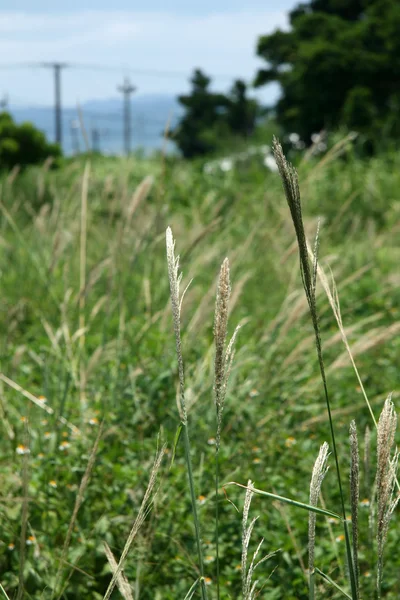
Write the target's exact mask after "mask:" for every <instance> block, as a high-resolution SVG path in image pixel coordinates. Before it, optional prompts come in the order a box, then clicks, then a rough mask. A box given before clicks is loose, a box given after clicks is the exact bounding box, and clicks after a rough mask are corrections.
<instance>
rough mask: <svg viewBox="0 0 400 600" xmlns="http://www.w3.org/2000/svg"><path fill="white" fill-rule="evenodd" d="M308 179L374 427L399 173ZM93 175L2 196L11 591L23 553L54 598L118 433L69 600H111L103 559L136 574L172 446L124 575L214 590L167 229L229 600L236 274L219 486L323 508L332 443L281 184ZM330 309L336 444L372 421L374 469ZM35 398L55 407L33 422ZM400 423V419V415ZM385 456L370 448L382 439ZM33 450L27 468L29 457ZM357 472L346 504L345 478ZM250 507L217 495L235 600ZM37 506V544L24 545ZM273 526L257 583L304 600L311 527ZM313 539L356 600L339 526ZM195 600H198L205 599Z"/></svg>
mask: <svg viewBox="0 0 400 600" xmlns="http://www.w3.org/2000/svg"><path fill="white" fill-rule="evenodd" d="M297 162H298V169H299V177H300V183H301V186H302V196H303V198H304V205H303V215H304V227H305V232H306V235H307V237H308V238H309V239H311V238H312V237H313V235H314V233H315V230H316V219H317V217H321V219H322V228H321V232H320V238H321V250H320V257H321V264H325V266H329V267H330V268H331V269H332V271H333V273H334V275H335V279H336V281H337V282H338V286H339V296H340V301H341V310H342V315H343V323H344V327H345V328H346V332H347V335H348V338H349V341H350V344H351V346H352V347H353V350H354V353H355V360H356V362H357V364H358V366H359V369H360V373H361V376H362V377H363V379H364V384H365V386H366V388H367V390H368V392H369V396H370V399H371V401H372V406H373V409H374V411H375V414H376V415H377V414H378V412H379V411H380V409H381V407H382V405H383V402H384V398H385V397H386V394H387V392H388V391H390V389H391V388H393V387H395V385H396V383H397V381H398V356H399V352H400V346H399V324H398V322H399V320H400V313H399V306H400V293H399V286H398V264H399V258H400V247H399V237H398V222H399V215H400V203H399V194H398V190H399V189H400V159H399V155H398V153H393V154H391V155H378V156H375V157H374V158H371V159H365V160H362V161H361V160H359V159H357V158H356V157H355V156H354V155H353V154H352V153H351V150H350V151H349V152H348V155H347V160H346V161H342V159H341V157H340V156H339V157H338V155H337V152H336V153H335V152H332V151H329V152H328V154H327V155H326V156H325V157H324V158H323V159H322V160H320V159H318V157H314V158H311V159H310V160H306V158H305V156H303V155H300V156H298V157H297ZM84 170H85V165H84V164H83V163H82V162H81V161H80V159H71V160H69V161H68V162H67V163H66V164H65V165H63V167H62V168H61V169H58V170H55V171H51V172H48V171H46V170H45V169H44V168H38V167H35V168H29V169H27V170H26V171H25V172H24V173H20V174H16V175H15V177H10V176H5V175H3V176H2V177H1V188H2V202H1V206H0V210H1V212H0V228H1V238H0V239H1V245H2V252H1V254H0V273H1V294H0V360H1V364H2V372H1V374H0V415H1V419H0V434H1V435H0V461H1V464H2V473H1V481H2V486H1V490H0V519H1V522H2V530H1V533H0V572H1V578H0V583H1V584H2V586H3V587H4V589H5V590H6V591H7V593H8V595H9V597H10V598H13V597H16V592H17V589H18V577H19V573H20V564H21V554H22V553H24V555H25V563H24V564H25V566H24V571H23V581H24V586H25V593H24V595H23V597H24V600H25V598H27V599H28V598H33V599H34V600H39V599H44V600H46V599H47V598H51V596H52V587H53V586H54V582H55V581H54V580H55V574H56V572H57V570H58V568H59V561H60V558H61V557H62V549H63V545H64V543H65V539H66V536H67V532H68V524H69V523H70V520H71V515H72V513H73V510H74V505H75V502H76V496H77V492H78V488H79V485H80V482H81V480H82V477H83V475H84V473H85V470H86V465H87V463H88V461H89V456H90V453H91V449H92V448H93V445H94V442H95V438H96V436H97V432H98V429H99V427H100V423H101V422H102V421H103V420H104V426H103V435H102V438H101V440H100V444H99V449H98V453H97V457H96V462H95V465H94V468H93V471H92V474H91V478H90V481H89V484H88V486H87V489H86V491H85V494H84V501H83V503H82V505H81V507H80V510H79V513H78V515H77V519H76V522H75V526H74V528H73V530H72V537H71V544H70V547H69V549H68V553H67V559H66V562H65V563H64V564H63V568H62V578H61V581H62V582H64V583H65V584H66V591H65V593H64V598H66V599H67V600H73V599H74V598H82V599H83V600H86V599H87V600H89V599H95V600H97V599H101V598H102V597H103V595H104V593H105V591H106V589H107V587H108V585H109V583H110V580H111V572H110V567H109V565H108V562H107V558H106V555H105V551H104V545H103V542H104V541H105V542H107V544H108V546H109V547H110V548H111V550H112V552H113V554H114V555H115V556H116V559H117V560H118V559H119V557H120V555H121V553H122V551H123V548H124V545H125V540H126V539H127V537H128V535H129V532H130V531H131V527H132V523H133V522H134V521H135V519H136V516H137V514H138V512H139V507H140V504H141V500H142V497H143V493H144V490H145V488H146V485H147V482H148V478H149V472H150V470H151V466H152V464H153V458H154V454H155V451H156V445H157V438H158V435H159V434H160V435H161V437H162V439H163V440H165V442H166V443H167V446H168V455H167V460H165V461H164V466H163V468H162V479H161V480H160V481H159V490H158V494H157V495H156V496H155V498H154V500H153V503H152V505H151V507H150V506H149V507H148V510H147V511H146V512H147V520H146V522H145V523H144V525H143V527H142V529H141V530H140V532H139V535H138V537H137V538H136V540H135V543H134V545H133V547H132V549H131V552H130V553H129V555H128V557H127V562H126V564H125V567H124V573H125V575H126V577H127V579H128V581H129V583H130V584H131V586H132V587H133V588H134V590H135V592H136V596H137V595H140V597H141V598H142V599H143V600H150V599H151V600H153V599H160V600H161V599H162V600H176V599H177V598H184V597H185V595H186V594H187V592H188V590H189V589H190V587H191V586H192V584H193V582H195V581H196V580H197V579H198V571H197V569H196V547H195V540H194V531H193V521H192V518H191V514H190V496H189V492H188V485H187V475H186V472H185V460H184V449H183V441H184V440H183V438H182V439H180V440H179V441H178V443H177V445H176V448H175V440H176V429H177V406H176V405H177V402H176V400H177V389H176V384H177V360H176V356H175V353H174V341H173V330H172V323H171V310H170V306H169V284H168V276H167V273H166V260H165V229H166V227H167V226H168V225H171V227H172V229H173V231H174V235H175V236H176V238H177V240H178V242H177V244H178V247H177V251H178V250H179V254H180V256H181V261H180V265H181V269H182V271H183V276H184V277H183V281H182V284H181V289H182V291H183V290H184V289H185V288H186V285H187V283H189V281H190V280H191V279H192V277H193V278H194V280H193V282H192V284H191V285H190V287H189V288H188V290H187V291H186V294H185V297H184V301H183V304H182V311H181V336H182V354H183V360H184V362H185V386H186V401H187V405H188V418H189V421H190V426H191V429H190V433H191V448H192V453H191V458H192V465H193V479H194V485H195V494H196V499H197V502H198V505H197V508H198V515H199V521H200V527H201V534H202V535H201V539H202V551H203V555H204V563H205V564H204V568H205V576H206V578H207V579H206V582H207V584H209V585H207V591H208V594H209V597H210V598H213V597H215V589H216V580H215V573H216V548H215V543H214V514H215V508H216V507H215V490H214V485H213V484H214V456H215V433H216V428H215V403H214V399H213V354H214V350H213V334H212V326H213V320H214V319H213V310H214V297H215V291H216V286H217V276H218V272H219V268H220V265H221V263H222V261H223V260H224V258H225V257H226V256H228V257H229V260H230V278H231V285H232V294H231V300H230V316H229V323H228V337H230V336H231V335H232V333H233V331H234V328H235V325H236V324H239V323H242V322H243V327H242V329H241V332H240V335H239V336H238V339H237V347H236V356H235V360H234V364H233V368H232V371H231V382H230V385H229V387H228V389H227V393H226V398H225V404H224V413H223V422H222V429H221V447H220V451H219V470H220V482H221V486H222V484H224V483H226V482H228V481H232V480H236V481H238V482H240V483H243V484H246V482H247V481H248V480H249V479H251V480H252V481H254V482H255V486H256V487H257V488H258V489H266V490H268V491H272V492H273V493H275V494H277V495H281V496H288V497H295V498H296V499H298V500H299V501H301V502H303V503H307V501H308V487H309V481H310V474H311V470H312V466H313V463H314V459H315V457H316V455H317V452H318V448H319V446H320V445H321V444H322V442H323V441H325V440H326V439H327V436H328V434H329V431H328V425H327V420H326V417H325V414H324V412H323V411H322V410H321V390H320V382H319V380H318V364H317V362H316V358H315V348H314V340H313V336H312V333H313V331H312V326H311V325H310V323H309V320H308V318H307V302H306V299H305V297H304V291H303V290H302V285H301V279H300V276H299V274H298V256H297V255H296V252H295V246H294V233H293V225H292V223H291V221H290V216H289V211H288V209H287V207H286V206H285V204H284V199H283V193H282V189H281V183H280V181H279V178H278V175H277V174H276V173H274V172H271V171H269V170H268V169H266V168H265V166H264V165H263V164H262V162H261V161H260V160H258V159H257V157H256V156H254V157H251V156H250V157H249V158H248V160H247V161H246V162H243V163H240V164H239V165H238V166H237V168H232V169H231V170H229V171H227V172H223V171H220V172H219V173H218V174H216V173H212V174H207V173H206V172H204V170H203V165H202V164H200V163H197V162H195V161H194V162H193V161H192V162H190V163H188V162H185V161H179V160H176V159H174V160H172V159H171V160H163V159H157V160H154V161H153V160H150V159H143V160H137V159H136V158H135V157H130V158H129V159H105V158H102V159H97V158H96V159H95V160H94V161H93V162H92V163H91V169H90V172H89V173H88V179H87V180H86V179H84V176H83V174H84ZM148 176H151V177H152V178H153V182H152V185H149V183H148V180H146V177H148ZM84 181H87V183H88V185H87V189H88V198H87V212H86V213H85V211H84V210H82V208H83V207H84V203H82V197H83V198H84V194H83V195H82V190H84V189H85V185H86V184H85V185H83V183H84ZM145 181H147V183H146V184H145ZM44 184H45V185H44ZM43 189H45V190H46V191H45V193H43ZM85 214H86V217H85ZM82 215H83V216H82ZM83 217H85V218H83ZM82 230H83V231H86V234H87V235H86V237H84V236H83V237H82V235H81V233H82ZM85 240H86V242H85ZM389 249H390V250H389ZM326 270H327V271H328V269H326ZM317 302H318V308H319V326H320V330H321V337H322V342H323V344H324V348H325V352H324V360H325V365H326V371H327V376H328V378H329V384H330V390H331V403H332V412H333V417H334V419H335V425H336V432H335V433H336V436H337V444H338V447H339V448H340V449H342V448H345V449H346V446H347V445H348V425H349V423H350V421H351V420H352V419H353V418H356V420H357V426H358V431H359V435H360V453H361V455H363V453H364V442H363V432H364V431H365V427H366V425H367V424H368V425H369V426H370V429H371V431H372V428H373V425H372V426H371V417H370V415H369V413H368V411H367V409H366V407H365V403H364V400H363V399H362V396H361V393H360V389H359V387H358V385H359V384H358V382H357V380H356V379H355V377H354V373H353V371H352V369H351V366H350V365H349V362H348V358H347V354H346V351H345V349H344V348H343V346H342V341H341V336H340V334H339V333H338V330H337V326H336V322H335V319H334V317H333V315H332V312H331V309H330V306H329V304H328V301H327V300H326V298H325V295H324V293H323V292H322V290H321V289H320V288H319V287H318V289H317ZM10 381H11V382H14V383H15V384H16V385H17V387H12V385H10ZM19 386H20V387H19ZM30 394H32V395H33V398H39V397H40V396H43V397H44V398H45V400H44V399H43V398H41V399H40V403H39V405H38V404H34V403H33V402H32V396H31V395H30ZM394 402H395V404H397V405H398V401H397V398H396V395H394ZM46 406H47V408H49V409H52V410H53V411H54V412H53V413H48V412H46V409H45V407H46ZM60 418H61V420H60ZM62 419H64V421H62ZM66 421H67V424H66ZM68 424H72V425H74V426H75V427H77V428H78V431H76V430H75V429H73V428H72V429H71V428H70V427H69V426H68ZM371 438H372V441H373V443H372V445H373V444H374V434H373V432H371ZM21 446H23V447H26V448H28V449H29V450H30V453H29V454H21V452H22V449H21ZM174 451H175V456H174V457H173V455H174ZM340 452H341V450H340ZM344 456H347V453H345V454H344ZM25 461H26V464H25ZM341 468H342V469H343V482H344V487H345V490H346V491H345V493H347V492H348V485H347V481H348V475H349V465H348V464H347V462H346V460H343V462H342V463H341ZM332 472H333V469H331V470H330V471H328V473H327V475H326V479H325V482H326V484H327V485H326V486H325V488H323V495H324V501H325V503H326V506H327V507H329V508H332V510H335V509H337V508H338V506H339V496H338V493H337V490H336V487H335V485H334V484H333V479H332V477H333V473H332ZM24 480H27V481H25V483H24ZM372 484H373V482H372V480H370V481H369V483H368V480H364V481H363V482H362V486H361V489H360V499H361V503H360V514H359V521H360V528H361V530H362V532H363V535H362V536H360V552H359V555H360V581H361V585H362V587H363V589H364V590H365V594H364V596H363V597H365V598H370V597H371V598H372V597H373V594H374V577H373V575H374V573H373V570H372V569H371V567H370V564H371V560H370V557H371V555H372V550H371V544H373V543H374V541H373V540H371V542H368V541H366V540H368V523H369V507H368V503H369V498H370V494H371V488H372ZM24 486H25V487H27V490H28V494H27V496H24V493H23V491H24ZM24 498H27V501H26V502H24ZM347 498H348V496H347ZM347 498H346V499H347ZM228 500H230V501H231V502H232V503H233V504H232V503H231V502H229V501H228ZM243 501H244V493H243V491H242V490H241V489H240V488H237V487H235V486H227V487H226V488H225V494H224V493H223V491H222V489H220V502H219V522H220V530H221V535H220V539H219V555H220V573H221V597H222V598H226V597H232V598H239V597H240V594H241V589H242V582H241V579H242V577H241V569H242V567H241V537H242V519H241V515H239V514H238V513H237V511H236V509H235V507H238V508H239V509H241V507H242V506H243ZM348 504H349V502H348ZM23 506H27V522H26V529H27V531H26V539H24V538H22V543H21V533H23V527H22V522H23V519H22V514H23ZM258 514H259V515H260V517H259V519H258V520H257V521H256V523H255V525H254V536H253V537H252V539H251V540H250V546H249V549H250V554H252V553H253V551H255V550H256V548H257V541H256V540H259V539H261V538H262V537H264V538H265V541H264V548H265V552H268V553H270V552H273V551H274V550H278V549H280V550H281V551H280V552H279V553H277V554H276V555H274V556H273V557H271V558H270V559H269V561H267V562H266V563H264V564H263V565H260V567H259V568H258V569H257V571H256V573H255V576H256V578H257V579H259V586H260V587H261V586H262V592H261V595H262V597H263V598H265V600H274V599H280V598H285V599H286V598H287V599H289V600H295V599H296V600H305V599H306V598H308V585H307V572H306V569H307V548H306V546H307V529H308V528H307V522H306V520H305V518H304V513H303V511H302V510H300V509H298V508H296V507H295V506H290V505H287V504H285V505H283V504H272V503H269V501H268V503H266V502H265V498H262V497H261V496H259V495H257V494H256V495H254V498H253V500H252V505H251V511H250V514H249V523H251V522H252V519H253V516H254V517H255V516H256V515H258ZM316 528H317V531H316V541H317V543H316V549H315V564H316V565H317V566H318V567H319V568H320V569H321V570H322V571H323V572H324V573H328V574H329V575H331V576H332V579H334V580H335V581H338V582H339V583H340V584H341V585H345V583H344V582H345V575H346V564H345V559H344V557H345V555H344V542H343V537H342V530H341V528H340V524H339V523H336V522H335V521H333V522H332V520H328V519H327V520H325V519H324V517H320V516H318V519H317V525H316ZM398 536H399V524H398V519H397V518H396V515H393V523H392V525H391V529H390V530H389V535H388V541H387V544H388V547H387V553H386V557H387V558H386V561H385V567H384V571H383V581H384V586H383V593H382V596H383V597H385V596H386V597H387V598H395V597H399V594H400V587H399V581H398V572H399V568H400V558H399V554H398V552H396V548H397V546H398ZM21 550H22V552H21ZM248 564H249V563H248ZM68 576H70V578H69V580H68V581H67V578H68ZM316 588H317V589H316V595H317V597H321V598H322V597H323V598H327V599H329V598H336V597H338V596H337V592H336V591H335V590H332V588H331V585H330V584H329V582H328V581H325V580H323V579H319V578H318V579H317V580H316ZM195 593H196V594H197V596H194V598H196V597H197V598H198V597H199V588H197V590H196V592H195ZM335 594H336V595H335ZM58 596H59V593H58V594H55V595H54V597H55V598H58ZM116 597H117V596H116Z"/></svg>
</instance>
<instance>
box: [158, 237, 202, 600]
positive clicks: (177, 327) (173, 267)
mask: <svg viewBox="0 0 400 600" xmlns="http://www.w3.org/2000/svg"><path fill="white" fill-rule="evenodd" d="M166 247H167V264H168V276H169V283H170V291H171V306H172V319H173V325H174V333H175V346H176V355H177V360H178V374H179V413H180V417H181V423H182V432H183V439H184V447H185V460H186V469H187V474H188V481H189V491H190V499H191V504H192V513H193V522H194V529H195V540H196V548H197V556H198V563H199V571H200V589H201V597H202V600H207V590H206V586H205V581H204V564H203V553H202V550H201V534H200V522H199V518H198V514H197V503H196V494H195V491H194V478H193V468H192V459H191V455H190V437H189V429H188V416H187V409H186V399H185V372H184V367H183V356H182V344H181V320H180V315H181V306H182V300H183V296H184V293H183V295H182V297H181V298H180V295H179V284H180V282H181V279H182V275H181V274H179V273H178V272H179V256H178V257H176V258H175V252H174V248H175V242H174V239H173V236H172V231H171V228H170V227H168V229H167V232H166Z"/></svg>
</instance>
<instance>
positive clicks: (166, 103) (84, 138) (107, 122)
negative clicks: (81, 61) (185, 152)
mask: <svg viewBox="0 0 400 600" xmlns="http://www.w3.org/2000/svg"><path fill="white" fill-rule="evenodd" d="M6 110H7V111H8V112H10V113H11V114H12V115H13V117H14V119H15V120H16V122H17V123H22V122H24V121H29V122H31V123H33V124H34V125H35V126H36V127H37V128H38V129H40V130H41V131H43V133H44V134H45V135H46V137H47V139H48V140H49V141H54V140H55V111H54V108H53V107H52V106H12V105H10V106H8V107H7V108H6ZM61 114H62V119H61V123H62V147H63V151H64V153H65V154H66V155H68V156H70V155H73V154H77V153H80V152H84V151H86V150H94V151H98V152H101V153H103V154H109V155H121V154H123V153H124V151H125V148H124V112H123V103H122V101H121V98H110V99H106V100H92V101H88V102H85V103H83V104H82V105H81V106H80V107H78V106H74V107H71V106H66V107H62V113H61ZM181 115H182V108H181V107H180V105H179V103H178V101H177V99H176V98H175V97H173V96H167V95H158V94H157V95H143V96H136V97H134V98H133V99H132V100H131V136H130V145H131V150H132V151H137V150H141V151H143V152H144V153H145V154H151V153H152V152H154V151H155V150H159V149H161V148H162V147H163V148H164V147H165V148H166V150H167V152H170V153H173V152H177V149H176V147H175V144H174V143H173V142H171V141H168V142H165V130H166V128H169V129H173V128H174V127H175V126H176V124H177V123H178V121H179V118H180V116H181Z"/></svg>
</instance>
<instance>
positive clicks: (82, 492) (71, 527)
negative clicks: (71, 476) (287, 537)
mask: <svg viewBox="0 0 400 600" xmlns="http://www.w3.org/2000/svg"><path fill="white" fill-rule="evenodd" d="M102 433H103V423H101V424H100V426H99V430H98V433H97V437H96V440H95V442H94V445H93V448H92V451H91V453H90V456H89V460H88V463H87V466H86V470H85V473H84V474H83V477H82V481H81V483H80V486H79V490H78V493H77V496H76V500H75V506H74V510H73V511H72V516H71V520H70V522H69V526H68V531H67V535H66V536H65V541H64V546H63V549H62V553H61V558H60V561H59V566H58V570H57V574H56V579H55V584H54V592H53V596H54V593H55V592H56V591H57V587H58V582H59V580H60V577H61V574H62V569H63V565H64V563H65V561H66V558H67V552H68V548H69V545H70V543H71V537H72V532H73V530H74V526H75V523H76V518H77V516H78V512H79V509H80V507H81V506H82V502H83V499H84V495H85V491H86V488H87V486H88V483H89V479H90V475H91V473H92V471H93V467H94V463H95V460H96V456H97V450H98V448H99V443H100V439H101V435H102Z"/></svg>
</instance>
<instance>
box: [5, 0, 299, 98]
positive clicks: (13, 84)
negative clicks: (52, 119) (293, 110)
mask: <svg viewBox="0 0 400 600" xmlns="http://www.w3.org/2000/svg"><path fill="white" fill-rule="evenodd" d="M295 4H296V2H293V0H281V1H278V0H247V1H246V2H244V0H241V1H239V0H202V1H195V2H194V1H193V0H169V1H167V0H148V1H147V2H144V1H142V2H135V1H132V0H115V1H114V2H112V1H110V0H96V1H89V0H69V1H68V3H67V2H60V1H59V0H52V1H49V0H1V3H0V97H1V96H2V95H3V94H8V96H9V99H10V103H12V104H14V105H17V104H18V105H21V104H24V105H49V104H51V103H52V99H53V85H52V76H51V72H50V71H49V70H47V69H42V68H35V67H29V68H21V67H17V68H8V66H9V65H13V64H14V63H17V64H20V63H37V62H43V61H65V62H70V63H72V64H74V65H76V66H78V65H99V66H102V67H103V66H104V67H106V66H113V67H116V69H115V70H109V71H107V70H106V69H104V70H103V69H98V70H91V69H80V68H79V69H78V68H75V67H74V68H70V69H68V70H65V71H64V73H63V94H62V95H63V102H64V104H65V105H71V106H72V105H75V104H76V102H77V101H79V102H85V101H86V100H89V99H101V98H110V97H113V96H115V95H116V94H117V92H116V86H117V85H118V83H120V82H121V81H122V79H123V77H124V76H125V75H127V74H128V75H129V76H130V78H131V80H132V82H133V83H134V84H135V85H137V88H138V93H141V94H148V93H162V94H178V93H181V92H185V91H186V90H187V89H188V83H187V80H188V78H189V76H190V73H191V71H192V69H193V68H194V67H201V68H203V69H204V70H205V71H206V72H207V73H209V74H210V75H213V76H214V78H213V79H214V87H215V88H216V89H221V90H226V89H227V88H228V87H229V86H230V84H231V82H232V79H233V78H234V77H242V78H244V79H246V80H251V78H252V77H253V76H254V73H255V71H256V69H257V67H258V66H259V65H260V64H261V63H260V61H259V60H258V59H257V58H256V57H255V43H256V39H257V37H258V36H259V35H261V34H265V33H268V32H270V31H273V30H274V29H275V28H276V27H286V26H287V16H286V15H287V11H288V10H290V9H291V8H292V7H293V6H294V5H295ZM157 72H159V73H160V74H157ZM276 94H277V90H276V87H275V88H274V87H271V88H269V89H264V90H263V91H262V92H259V95H261V97H262V99H264V100H265V101H269V100H272V99H273V98H274V97H275V96H276Z"/></svg>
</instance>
